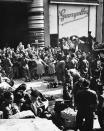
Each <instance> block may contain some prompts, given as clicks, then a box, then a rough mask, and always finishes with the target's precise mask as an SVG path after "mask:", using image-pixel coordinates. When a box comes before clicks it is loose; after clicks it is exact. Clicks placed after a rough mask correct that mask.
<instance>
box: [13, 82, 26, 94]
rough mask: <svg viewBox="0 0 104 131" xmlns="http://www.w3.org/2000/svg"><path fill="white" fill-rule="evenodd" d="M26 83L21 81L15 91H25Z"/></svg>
mask: <svg viewBox="0 0 104 131" xmlns="http://www.w3.org/2000/svg"><path fill="white" fill-rule="evenodd" d="M26 87H27V86H26V84H25V83H23V84H21V85H20V86H19V87H18V88H17V89H16V90H15V91H16V92H18V91H19V90H22V91H25V90H26Z"/></svg>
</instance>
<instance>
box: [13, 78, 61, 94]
mask: <svg viewBox="0 0 104 131" xmlns="http://www.w3.org/2000/svg"><path fill="white" fill-rule="evenodd" d="M45 79H46V78H45ZM14 81H15V86H14V88H17V87H18V86H19V85H20V84H22V83H25V84H26V85H27V90H29V89H30V87H32V88H33V89H37V90H39V91H40V92H41V93H43V94H45V95H49V96H60V95H61V96H62V91H63V89H62V86H58V87H57V88H49V86H48V85H49V83H48V81H45V80H44V78H43V79H41V80H32V81H31V82H24V80H22V79H18V80H14Z"/></svg>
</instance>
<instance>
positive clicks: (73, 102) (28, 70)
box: [0, 38, 104, 131]
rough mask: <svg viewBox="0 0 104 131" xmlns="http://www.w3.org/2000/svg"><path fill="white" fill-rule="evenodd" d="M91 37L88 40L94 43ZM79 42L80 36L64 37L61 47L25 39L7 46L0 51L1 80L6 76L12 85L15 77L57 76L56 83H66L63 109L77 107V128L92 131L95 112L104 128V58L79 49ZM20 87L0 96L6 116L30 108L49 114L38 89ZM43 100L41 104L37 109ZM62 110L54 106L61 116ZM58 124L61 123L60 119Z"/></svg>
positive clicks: (41, 113) (4, 115)
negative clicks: (27, 41) (27, 42)
mask: <svg viewBox="0 0 104 131" xmlns="http://www.w3.org/2000/svg"><path fill="white" fill-rule="evenodd" d="M91 39H92V38H90V40H89V43H90V42H92V41H91ZM79 42H81V41H80V40H79V39H78V38H75V39H74V38H72V39H71V40H70V42H69V39H68V41H67V39H65V38H63V39H62V43H61V46H58V47H55V48H52V47H47V48H46V47H45V48H42V49H41V48H38V49H37V48H34V46H31V45H30V44H28V45H27V47H24V45H23V43H22V42H20V43H19V45H18V47H17V49H16V50H14V49H11V48H10V47H8V48H4V49H2V50H0V78H1V79H0V81H1V82H2V80H4V79H5V77H7V78H8V79H9V82H8V80H7V82H8V83H9V84H10V85H11V81H12V84H13V80H14V79H18V78H24V81H26V82H29V81H32V80H34V79H41V77H42V76H49V77H51V76H52V78H54V76H56V78H57V83H58V84H60V83H61V84H62V86H63V99H64V101H66V103H67V104H66V103H65V104H64V105H65V106H63V108H62V109H64V108H66V107H67V106H70V107H71V108H73V109H75V110H78V112H77V116H76V129H75V130H77V129H80V130H83V129H84V131H91V130H92V129H93V118H94V117H95V115H94V113H95V114H97V115H98V120H99V123H100V126H101V128H104V118H103V116H104V106H103V105H104V94H103V93H104V86H103V85H104V78H103V77H104V76H103V72H104V63H103V61H104V59H103V58H101V56H100V54H99V53H94V52H93V51H92V52H91V51H89V52H86V51H82V50H80V49H79V47H78V44H79ZM69 43H70V46H69ZM67 46H68V48H67ZM91 50H92V49H91ZM12 86H13V85H12ZM12 86H11V87H12ZM18 88H19V89H18ZM18 88H17V89H16V90H14V91H10V90H9V91H4V93H2V96H0V99H1V101H0V110H1V111H3V117H4V118H10V116H11V115H13V114H16V113H17V112H21V111H23V110H31V111H32V112H33V113H34V115H36V116H45V117H46V114H48V113H49V112H48V111H47V110H46V109H45V107H44V105H43V104H42V101H44V100H46V98H45V97H44V96H43V95H42V94H41V93H40V92H39V91H36V90H35V91H34V90H32V89H31V93H27V92H26V85H25V84H22V85H21V86H20V87H18ZM40 103H41V104H42V106H39V108H38V106H37V105H38V104H39V105H41V104H40ZM34 105H35V106H34ZM56 106H57V105H56ZM40 107H41V108H40ZM61 107H62V106H61ZM43 111H44V113H43ZM60 111H61V109H59V108H56V107H55V113H56V114H57V113H58V117H59V116H60V115H59V112H60ZM59 119H60V118H57V120H59ZM83 119H85V123H84V124H83ZM57 120H56V121H57ZM60 120H61V119H60ZM57 122H58V121H57ZM58 124H59V125H60V122H59V123H58Z"/></svg>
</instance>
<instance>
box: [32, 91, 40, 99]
mask: <svg viewBox="0 0 104 131" xmlns="http://www.w3.org/2000/svg"><path fill="white" fill-rule="evenodd" d="M31 96H33V97H36V98H37V97H38V96H39V91H38V90H32V91H31Z"/></svg>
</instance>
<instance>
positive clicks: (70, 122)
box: [61, 107, 77, 128]
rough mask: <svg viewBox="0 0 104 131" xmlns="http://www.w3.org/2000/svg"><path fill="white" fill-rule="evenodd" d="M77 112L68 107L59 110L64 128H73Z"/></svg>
mask: <svg viewBox="0 0 104 131" xmlns="http://www.w3.org/2000/svg"><path fill="white" fill-rule="evenodd" d="M76 115H77V112H76V111H74V110H73V109H72V108H70V107H68V108H66V109H65V110H63V111H61V117H62V118H63V119H64V122H65V125H64V126H65V128H75V123H76Z"/></svg>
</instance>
